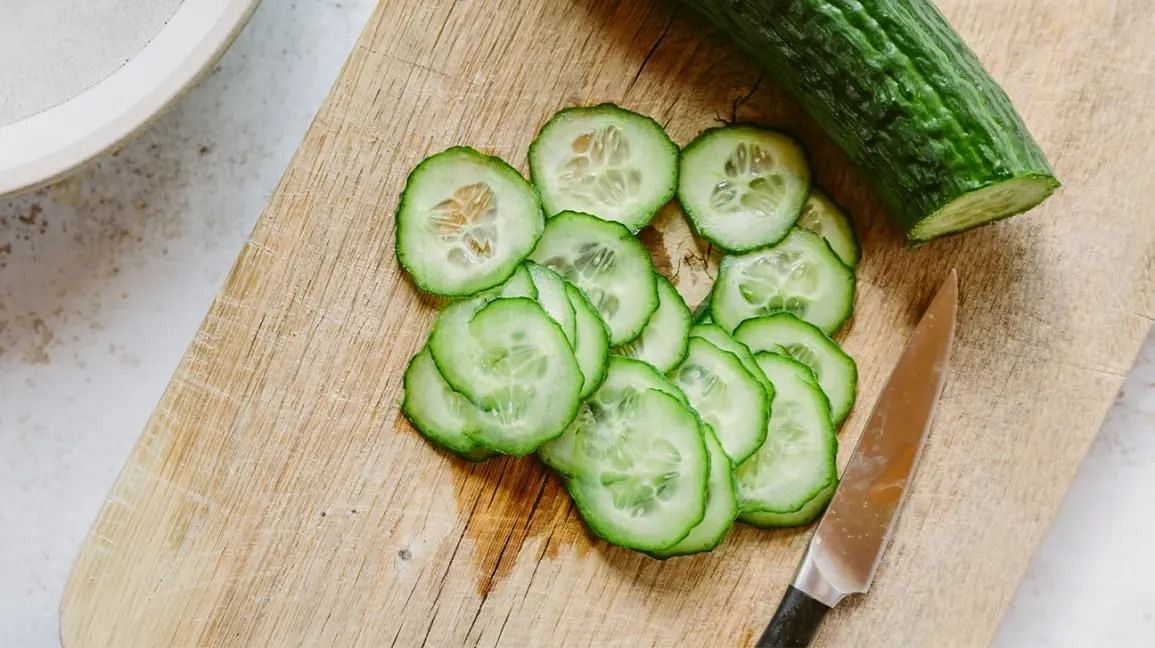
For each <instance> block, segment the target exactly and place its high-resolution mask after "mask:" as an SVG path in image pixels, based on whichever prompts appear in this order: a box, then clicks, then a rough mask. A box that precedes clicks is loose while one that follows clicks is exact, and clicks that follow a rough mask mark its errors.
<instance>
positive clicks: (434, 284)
mask: <svg viewBox="0 0 1155 648" xmlns="http://www.w3.org/2000/svg"><path fill="white" fill-rule="evenodd" d="M543 227H544V219H543V218H542V214H541V204H540V202H539V201H538V197H537V192H535V191H534V189H533V187H531V186H530V185H529V183H528V182H526V181H525V178H522V177H521V174H520V173H518V172H517V170H516V169H514V168H513V167H511V166H509V165H508V164H506V163H505V162H504V161H502V160H500V159H498V158H496V157H492V156H489V155H482V154H481V153H478V152H477V151H475V150H473V149H471V148H468V147H465V146H456V147H453V148H450V149H446V150H445V151H442V152H440V153H438V154H436V155H433V156H430V157H428V158H426V159H425V160H424V161H423V162H421V164H418V165H417V167H416V168H414V169H413V171H412V172H411V173H410V174H409V179H408V181H406V183H405V189H404V191H403V192H402V194H401V204H400V206H398V208H397V260H398V261H399V262H400V263H401V266H402V267H404V268H405V270H406V271H408V272H409V274H410V276H412V277H413V283H415V284H417V287H418V288H421V289H422V290H424V291H427V292H431V293H434V294H437V295H446V296H462V295H471V294H473V293H476V292H479V291H481V290H485V289H486V288H491V287H493V286H496V285H497V284H499V283H501V282H503V281H505V280H506V279H508V278H509V276H510V275H511V274H513V271H514V270H516V269H517V266H518V264H519V263H521V261H522V260H523V259H525V257H526V256H528V255H529V253H530V252H531V251H533V248H534V245H536V244H537V240H538V238H540V237H541V232H542V229H543Z"/></svg>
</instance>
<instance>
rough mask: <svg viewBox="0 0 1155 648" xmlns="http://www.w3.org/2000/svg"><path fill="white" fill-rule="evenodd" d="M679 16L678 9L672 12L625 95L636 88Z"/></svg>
mask: <svg viewBox="0 0 1155 648" xmlns="http://www.w3.org/2000/svg"><path fill="white" fill-rule="evenodd" d="M677 17H678V12H677V10H675V11H674V12H673V13H671V14H670V21H669V22H667V23H666V28H665V29H663V30H662V33H661V34H660V35H659V36H658V38H657V40H655V41H654V44H653V45H651V46H650V51H648V52H646V56H645V58H643V59H642V64H641V65H639V66H638V71H637V72H635V73H634V78H632V79H630V83H629V85H627V86H626V91H625V92H623V93H622V95H623V96H625V95H628V94H630V91H631V90H633V89H634V85H635V84H637V82H638V79H640V78H642V72H643V71H645V69H646V64H648V63H649V62H650V59H652V58H654V54H655V53H656V52H657V51H658V46H660V45H661V44H662V41H663V40H665V39H666V35H667V34H669V33H670V28H671V27H673V26H674V19H675V18H677Z"/></svg>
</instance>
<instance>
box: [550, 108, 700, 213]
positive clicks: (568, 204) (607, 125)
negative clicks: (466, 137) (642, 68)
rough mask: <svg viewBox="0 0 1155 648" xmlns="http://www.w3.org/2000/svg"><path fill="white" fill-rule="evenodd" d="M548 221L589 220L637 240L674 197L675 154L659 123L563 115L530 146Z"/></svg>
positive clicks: (609, 111) (622, 113)
mask: <svg viewBox="0 0 1155 648" xmlns="http://www.w3.org/2000/svg"><path fill="white" fill-rule="evenodd" d="M529 169H530V175H531V177H532V178H533V182H534V184H535V185H537V187H538V189H539V190H540V191H541V199H542V203H543V205H544V206H545V210H546V213H547V214H548V215H550V216H553V215H554V214H558V213H560V212H563V211H579V212H585V213H588V214H596V215H597V216H599V217H601V218H604V219H606V220H612V221H616V222H618V223H621V224H623V225H625V226H626V227H628V228H629V229H630V231H631V232H637V231H638V230H640V229H642V228H643V227H645V226H646V224H648V223H649V222H650V219H652V218H653V217H654V214H656V213H657V211H658V209H659V208H661V207H662V205H665V204H666V203H668V202H669V201H670V198H672V197H673V196H674V188H675V187H676V186H677V184H678V146H677V145H676V144H674V143H673V142H672V141H671V140H670V137H669V136H668V135H666V131H665V130H663V129H662V127H661V125H660V124H658V122H656V121H654V120H653V119H650V118H649V117H646V116H644V115H639V114H637V113H635V112H630V111H628V110H624V109H622V108H619V107H617V106H615V105H613V104H601V105H599V106H591V107H582V108H567V109H566V110H562V111H561V112H559V113H557V114H556V115H554V116H553V117H552V118H550V120H549V121H548V122H546V124H545V126H543V127H542V129H541V132H540V133H538V135H537V138H535V139H534V140H533V143H532V144H530V146H529Z"/></svg>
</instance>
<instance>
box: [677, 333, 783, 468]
mask: <svg viewBox="0 0 1155 648" xmlns="http://www.w3.org/2000/svg"><path fill="white" fill-rule="evenodd" d="M670 378H671V380H672V381H673V382H674V384H675V385H676V386H677V387H678V388H679V389H681V390H682V393H683V394H685V395H686V399H687V400H689V401H690V405H691V406H693V408H694V409H695V410H696V411H697V412H698V415H699V416H701V417H702V420H703V421H705V422H706V424H707V425H709V426H710V427H711V428H712V429H713V430H714V432H715V434H717V435H718V440H719V441H721V443H722V447H723V449H724V450H725V452H726V454H727V455H728V456H729V457H730V459H732V460H734V462H735V463H741V462H742V461H744V460H745V459H746V458H747V457H749V456H750V455H751V454H753V453H754V451H755V450H757V449H758V447H759V446H761V445H762V443H763V442H764V441H765V440H766V423H767V420H768V417H769V414H770V399H769V397H768V396H767V394H766V390H765V389H764V388H763V387H762V383H760V382H759V381H758V379H757V378H755V377H754V376H752V375H751V374H750V373H749V372H748V371H746V369H744V368H743V367H742V363H741V362H740V361H739V360H738V358H737V356H735V355H734V354H732V353H727V352H726V351H722V350H721V349H719V348H718V347H716V346H714V345H713V344H710V343H709V342H707V341H706V340H703V339H701V338H697V337H695V338H691V339H690V352H689V354H688V355H687V356H686V360H685V362H683V363H682V364H681V365H680V366H679V367H678V368H677V369H675V370H674V371H673V372H672V373H671V374H670Z"/></svg>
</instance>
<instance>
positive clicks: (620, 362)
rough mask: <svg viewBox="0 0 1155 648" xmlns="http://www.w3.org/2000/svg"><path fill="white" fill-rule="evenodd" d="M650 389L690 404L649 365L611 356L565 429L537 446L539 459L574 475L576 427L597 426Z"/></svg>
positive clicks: (577, 434)
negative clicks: (590, 394) (599, 381)
mask: <svg viewBox="0 0 1155 648" xmlns="http://www.w3.org/2000/svg"><path fill="white" fill-rule="evenodd" d="M650 390H657V391H660V392H663V393H666V394H669V395H670V396H672V397H674V398H675V399H677V400H678V401H679V402H681V403H683V404H685V405H687V406H689V402H688V401H687V400H686V396H685V395H684V394H682V392H681V390H679V389H678V388H677V387H675V386H674V383H672V382H670V380H669V379H668V378H666V377H665V376H663V375H662V374H660V373H658V371H657V370H656V369H654V368H653V367H652V366H650V365H649V364H646V363H645V362H642V361H640V360H632V359H630V358H623V357H620V356H615V355H611V356H610V357H609V360H608V362H607V363H606V374H605V380H603V381H602V383H601V385H600V386H599V387H598V389H597V391H595V392H594V393H593V395H592V396H590V397H589V398H588V399H587V400H586V401H585V402H584V403H583V404H582V406H581V408H580V409H579V410H578V413H577V416H576V417H574V419H573V422H572V423H570V424H569V426H567V427H566V429H565V432H563V433H562V435H561V436H559V437H557V438H556V439H552V440H550V441H548V442H546V443H543V444H542V445H541V447H540V448H538V449H537V456H538V458H540V459H541V461H542V463H544V464H545V465H547V466H549V467H550V468H553V469H554V470H556V471H557V472H559V473H561V474H563V475H565V476H567V477H574V476H576V475H577V474H578V470H579V465H578V463H577V462H576V460H575V458H574V457H575V452H576V450H577V443H578V438H579V430H581V429H582V428H583V427H588V426H591V425H596V424H598V422H600V421H602V420H604V419H605V418H606V417H608V416H613V415H614V413H615V412H618V411H619V410H623V409H628V408H631V407H632V406H633V402H634V401H636V400H637V398H638V396H639V395H640V394H643V393H645V392H647V391H650Z"/></svg>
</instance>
